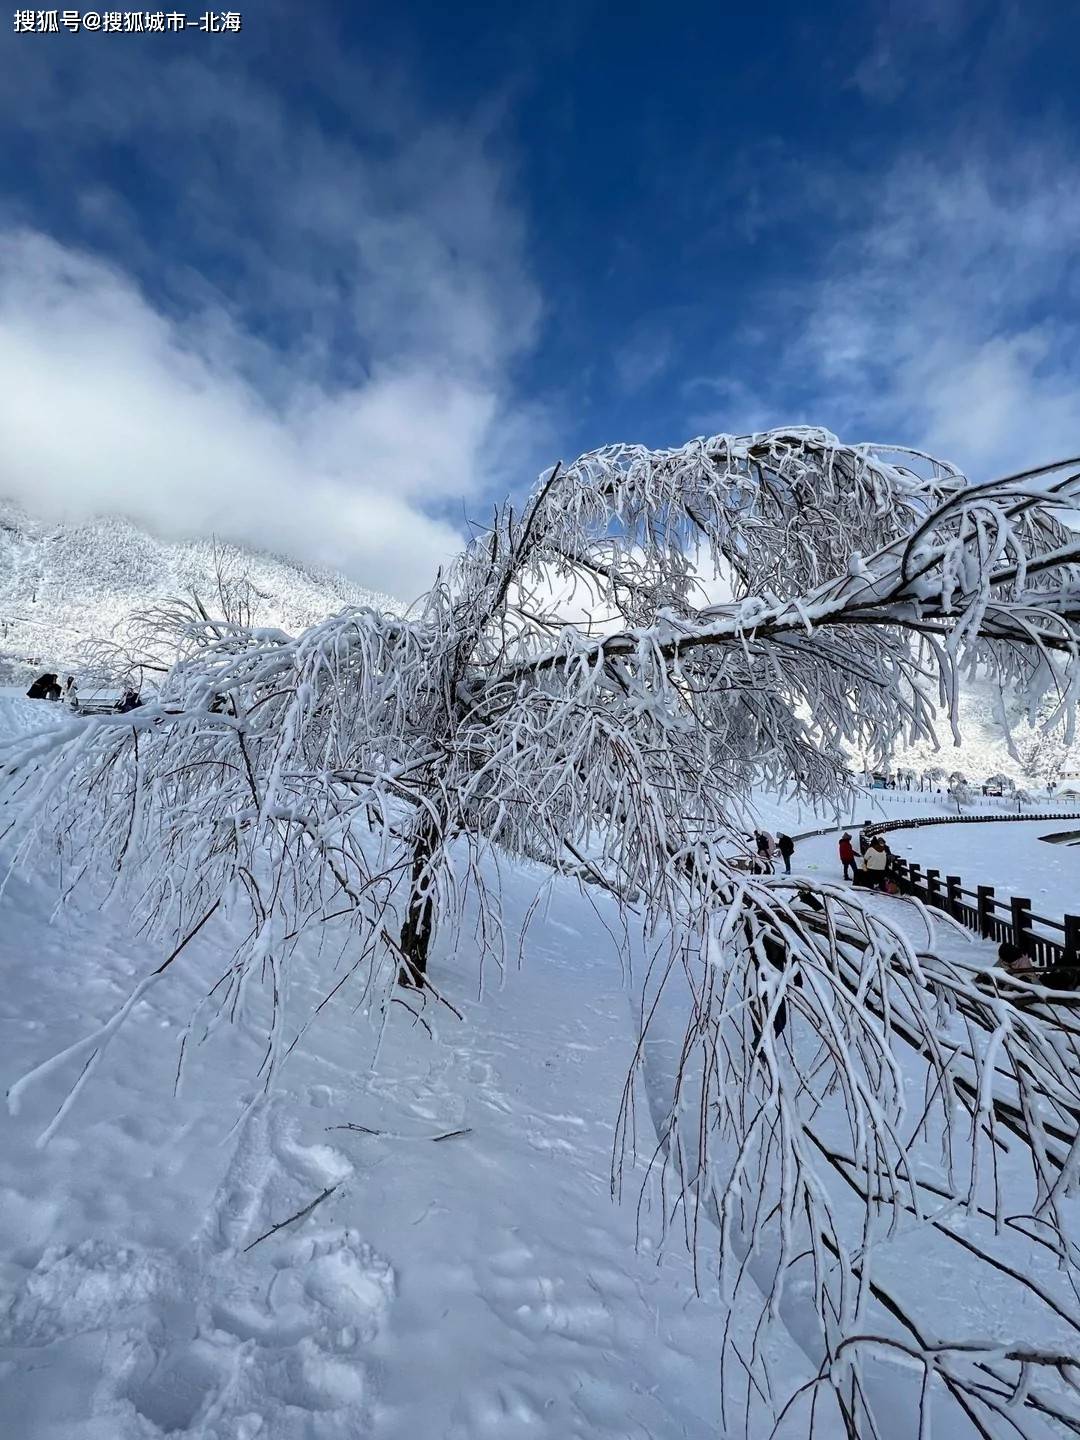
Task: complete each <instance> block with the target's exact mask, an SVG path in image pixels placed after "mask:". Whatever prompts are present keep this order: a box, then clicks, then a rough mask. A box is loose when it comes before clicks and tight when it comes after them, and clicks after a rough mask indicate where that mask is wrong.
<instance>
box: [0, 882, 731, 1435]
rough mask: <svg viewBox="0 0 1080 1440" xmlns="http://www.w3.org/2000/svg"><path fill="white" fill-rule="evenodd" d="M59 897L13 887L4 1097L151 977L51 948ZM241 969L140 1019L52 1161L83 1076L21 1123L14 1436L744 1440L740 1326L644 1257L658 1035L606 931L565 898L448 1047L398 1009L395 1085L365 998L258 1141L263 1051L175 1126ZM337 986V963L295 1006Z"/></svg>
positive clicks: (300, 1058) (117, 944) (312, 1037)
mask: <svg viewBox="0 0 1080 1440" xmlns="http://www.w3.org/2000/svg"><path fill="white" fill-rule="evenodd" d="M520 888H521V890H522V892H523V893H522V894H520V895H518V894H512V895H510V896H509V897H508V899H509V903H510V908H511V909H512V911H513V912H514V916H513V918H515V919H516V918H517V917H518V916H519V914H520V910H521V906H522V904H523V903H524V899H525V896H524V888H525V887H520ZM50 893H51V892H50V891H49V890H48V888H47V886H46V885H45V884H44V883H43V882H41V881H39V880H37V879H34V878H31V879H29V880H27V879H25V878H19V877H16V878H15V879H13V880H12V881H11V882H10V884H9V888H8V890H7V892H6V894H5V896H4V899H3V907H4V911H3V913H4V919H5V924H4V926H3V929H2V930H0V971H2V975H3V981H2V985H0V997H2V1002H0V1025H2V1032H3V1035H2V1038H3V1052H2V1060H0V1065H2V1075H0V1079H2V1081H3V1084H4V1085H5V1087H6V1086H7V1085H9V1084H10V1083H11V1081H12V1080H13V1079H14V1078H15V1077H16V1076H17V1075H19V1074H20V1073H21V1072H23V1071H24V1070H26V1069H27V1068H28V1067H29V1066H31V1065H33V1064H35V1063H37V1062H39V1061H40V1060H42V1059H44V1058H45V1057H46V1056H48V1055H50V1054H52V1053H54V1052H55V1051H56V1050H57V1049H58V1048H60V1047H62V1046H63V1045H65V1044H67V1043H70V1042H71V1041H73V1040H74V1039H76V1038H78V1037H79V1036H80V1035H82V1034H84V1033H86V1031H87V1030H88V1029H89V1028H91V1027H92V1025H93V1023H94V1022H95V1020H99V1019H100V1018H102V1017H103V1016H104V1015H106V1014H108V1013H109V1012H110V1011H111V1010H112V1009H113V1008H114V1007H115V1005H116V1004H117V1002H118V1000H119V998H120V997H121V996H122V995H123V994H124V993H125V992H126V990H127V989H128V988H129V987H130V984H131V982H132V979H133V977H136V976H138V975H140V974H142V973H144V971H145V969H146V968H147V966H148V963H149V960H150V958H151V957H150V956H149V955H148V954H147V953H146V952H145V950H144V949H143V948H142V947H141V946H140V945H139V943H138V942H136V941H134V940H133V939H132V937H131V936H130V935H129V934H128V933H127V932H126V929H125V925H124V921H123V917H122V916H120V915H117V914H113V913H109V912H107V913H105V914H99V913H95V912H92V911H91V912H89V913H84V914H82V915H79V914H77V913H75V912H74V911H73V910H72V909H68V910H65V911H64V912H63V913H62V915H61V917H60V918H59V919H58V920H57V922H56V923H55V924H54V925H52V926H49V925H48V924H47V916H48V903H49V895H50ZM556 915H557V916H558V917H559V918H558V919H556V918H554V917H555V916H556ZM192 948H193V949H194V948H195V947H194V946H193V947H192ZM214 952H215V944H214V941H213V939H212V937H211V938H209V939H207V941H206V943H205V945H203V946H202V950H201V953H200V954H198V955H195V956H193V957H192V963H191V965H190V966H189V968H188V969H187V970H186V971H185V972H184V973H183V974H178V975H177V978H176V980H175V981H171V980H170V984H169V985H168V986H162V987H160V988H159V989H157V990H155V991H154V992H153V995H152V996H151V997H149V998H148V1000H147V1001H145V1002H143V1003H142V1004H140V1005H139V1006H138V1007H137V1009H136V1011H135V1013H134V1014H133V1016H132V1019H131V1024H130V1028H129V1029H128V1030H126V1031H125V1032H123V1033H122V1035H121V1037H120V1039H119V1040H118V1041H117V1043H116V1045H115V1046H114V1049H113V1050H112V1051H111V1052H110V1054H109V1055H108V1057H107V1059H106V1061H105V1062H104V1064H103V1065H102V1067H101V1069H100V1072H99V1074H98V1075H97V1077H96V1078H95V1080H94V1083H93V1084H92V1085H91V1086H90V1087H89V1088H88V1090H87V1091H86V1092H85V1093H84V1094H83V1096H82V1097H81V1098H80V1100H79V1102H78V1104H77V1106H76V1108H75V1110H74V1112H73V1113H72V1115H71V1116H70V1117H69V1120H68V1122H67V1123H66V1125H65V1126H64V1128H63V1129H61V1131H60V1132H59V1134H58V1135H57V1137H56V1138H55V1139H54V1140H53V1141H52V1142H51V1144H50V1145H49V1146H48V1147H47V1148H46V1149H44V1150H38V1149H35V1148H34V1140H35V1138H36V1136H37V1135H38V1134H39V1133H40V1131H41V1130H42V1129H43V1128H44V1125H45V1124H47V1123H48V1121H49V1119H51V1117H52V1114H53V1112H54V1110H55V1108H56V1106H57V1105H58V1104H59V1102H60V1100H61V1098H62V1096H63V1093H64V1090H65V1088H66V1085H67V1084H70V1083H71V1081H72V1080H73V1079H74V1078H75V1074H67V1075H64V1076H56V1077H50V1079H49V1080H47V1081H46V1082H44V1084H43V1086H42V1087H41V1088H40V1089H38V1090H35V1091H32V1092H31V1093H30V1094H29V1095H28V1097H27V1099H26V1102H25V1105H24V1108H23V1111H22V1112H21V1113H20V1114H19V1115H18V1116H17V1117H15V1118H14V1119H9V1118H6V1117H5V1119H4V1120H3V1122H2V1123H3V1125H4V1144H3V1147H2V1151H0V1257H2V1259H3V1265H2V1268H0V1398H2V1403H3V1405H4V1413H5V1416H6V1425H7V1427H8V1428H7V1429H6V1432H5V1433H10V1434H12V1435H18V1436H19V1437H20V1440H158V1437H160V1436H163V1435H173V1436H184V1437H191V1440H194V1437H199V1440H254V1437H258V1440H345V1437H348V1440H366V1437H373V1440H439V1437H445V1440H466V1437H470V1440H471V1437H478V1440H479V1437H483V1436H487V1435H491V1436H498V1437H500V1440H515V1437H518V1436H521V1437H544V1436H547V1437H551V1440H568V1437H577V1436H581V1437H585V1436H594V1437H603V1436H611V1437H620V1440H621V1437H630V1436H634V1437H636V1436H643V1437H651V1440H667V1437H672V1440H674V1437H685V1436H691V1437H695V1440H696V1437H705V1436H709V1437H717V1436H718V1435H719V1434H720V1430H719V1424H718V1419H717V1417H718V1416H719V1414H720V1399H719V1393H718V1391H719V1378H718V1373H717V1361H716V1357H717V1354H718V1349H719V1337H720V1329H721V1325H722V1320H723V1317H722V1313H721V1311H720V1308H719V1306H718V1304H716V1302H715V1301H710V1300H708V1299H703V1300H696V1299H694V1298H693V1289H692V1280H691V1274H690V1266H689V1262H688V1261H687V1259H686V1256H685V1255H684V1254H682V1253H681V1252H680V1250H679V1247H678V1246H677V1245H673V1246H672V1247H671V1249H670V1251H668V1252H665V1254H664V1257H663V1260H662V1262H660V1263H658V1262H657V1259H656V1257H655V1256H653V1255H651V1254H650V1253H649V1251H648V1249H647V1248H644V1247H643V1250H642V1252H641V1253H640V1254H638V1253H636V1252H635V1201H636V1198H637V1186H636V1184H635V1182H634V1181H633V1179H631V1181H630V1183H629V1187H628V1192H627V1198H626V1199H625V1200H624V1203H623V1204H622V1205H621V1206H618V1205H613V1203H612V1201H611V1199H610V1196H609V1179H608V1172H609V1163H610V1149H611V1143H612V1133H613V1131H612V1127H613V1122H614V1119H615V1115H616V1111H617V1106H618V1101H619V1095H620V1091H621V1086H622V1082H623V1079H624V1077H625V1073H626V1069H627V1066H628V1065H629V1062H630V1058H631V1053H632V1031H631V1024H630V1018H629V1007H628V1003H627V997H626V993H625V991H624V990H623V989H622V987H621V982H620V976H619V971H618V967H617V964H616V963H615V961H614V959H613V958H612V949H611V944H610V940H609V939H608V937H607V935H606V934H605V933H604V931H603V929H602V927H601V926H600V925H599V923H598V921H597V919H596V918H595V916H594V915H593V914H592V911H591V909H590V907H589V906H588V904H587V903H586V902H585V901H584V900H582V899H581V898H580V897H579V896H578V895H577V894H576V893H575V892H573V891H571V890H567V892H566V893H565V894H562V895H561V896H560V898H559V902H558V905H557V907H553V912H552V918H550V919H549V920H548V921H547V922H546V923H545V924H544V925H543V926H539V925H538V926H537V928H536V929H535V931H534V941H533V944H532V946H531V956H530V961H529V964H528V966H527V967H526V968H525V969H524V970H523V971H521V972H517V971H515V972H514V973H512V974H511V975H509V976H508V977H507V980H506V983H505V986H504V987H503V988H502V989H501V990H500V989H497V988H495V987H494V986H492V987H490V988H489V990H488V993H486V994H485V996H484V998H483V1000H482V1001H479V1002H478V1001H476V1000H475V999H473V1000H472V1001H471V1002H470V1001H466V1002H464V1003H463V1005H462V1009H463V1015H464V1020H463V1022H460V1023H459V1022H458V1021H456V1020H454V1019H453V1018H452V1017H449V1016H446V1018H445V1019H443V1020H440V1022H439V1026H438V1029H437V1032H436V1038H435V1040H434V1041H432V1040H431V1039H429V1038H428V1036H427V1035H426V1034H425V1033H424V1032H423V1030H422V1029H421V1028H420V1027H418V1026H416V1025H415V1024H414V1023H413V1022H412V1021H411V1019H410V1017H409V1016H408V1015H407V1014H406V1013H405V1012H404V1011H403V1010H401V1009H400V1008H399V1007H395V1008H394V1010H393V1011H392V1016H393V1019H392V1024H391V1033H390V1034H389V1035H388V1037H387V1039H386V1041H385V1043H384V1046H383V1050H382V1054H381V1059H380V1062H379V1065H378V1067H377V1070H376V1071H375V1073H374V1075H371V1076H369V1071H368V1060H369V1055H370V1048H371V1038H370V1031H369V1028H368V1026H367V1024H366V1022H364V1021H363V1020H362V1018H361V1017H359V1016H356V1015H354V1014H352V1013H351V1012H352V1004H351V1003H350V1002H349V999H348V994H347V990H346V991H343V992H342V996H341V998H342V1000H343V1002H344V1003H342V1004H341V1005H339V1006H336V1007H335V1008H334V1009H332V1010H328V1011H327V1012H326V1016H327V1017H328V1018H326V1019H325V1023H320V1024H319V1025H318V1026H317V1027H315V1028H313V1029H312V1030H311V1031H310V1032H309V1033H308V1035H307V1036H306V1037H305V1038H304V1040H303V1041H302V1042H301V1044H300V1045H299V1046H298V1047H297V1049H296V1050H295V1051H294V1053H293V1055H292V1057H291V1058H290V1061H289V1062H288V1065H287V1067H286V1070H285V1072H284V1081H283V1089H282V1091H281V1092H280V1093H277V1094H275V1095H274V1096H273V1097H272V1098H271V1099H269V1100H267V1101H264V1102H262V1103H259V1104H258V1105H256V1106H255V1108H254V1109H253V1110H251V1111H250V1114H249V1115H248V1118H247V1119H246V1120H245V1121H244V1122H243V1123H242V1124H241V1125H240V1126H239V1128H236V1122H237V1119H238V1116H239V1115H240V1114H241V1113H242V1110H243V1107H244V1104H245V1102H246V1101H249V1100H250V1099H251V1098H252V1091H251V1088H250V1087H251V1083H252V1078H253V1076H254V1075H255V1072H256V1069H257V1066H258V1062H259V1058H260V1045H261V1041H260V1037H259V1035H258V1033H257V1031H256V1028H255V1027H254V1026H250V1025H247V1024H241V1025H239V1026H237V1027H234V1029H233V1030H232V1031H230V1032H229V1033H228V1034H226V1035H225V1036H224V1037H222V1036H218V1037H215V1039H213V1040H211V1041H210V1042H209V1043H208V1045H207V1046H205V1047H203V1048H202V1049H201V1050H199V1051H196V1053H195V1056H194V1063H193V1067H192V1070H191V1072H190V1075H189V1076H188V1078H187V1079H186V1081H185V1085H184V1088H183V1090H182V1092H181V1095H180V1097H179V1098H176V1099H174V1098H173V1096H172V1081H173V1075H174V1072H175V1065H176V1040H177V1036H178V1033H179V1029H180V1027H181V1025H182V1023H183V1020H184V1019H185V1018H186V1011H187V1008H188V1006H189V1005H190V1003H191V1001H192V1000H193V999H194V998H195V996H196V995H197V994H198V993H199V989H200V985H201V986H202V987H204V988H205V983H206V978H207V976H208V975H210V974H211V973H213V972H212V968H210V967H212V964H213V961H214V959H215V953H214ZM217 958H218V960H219V963H220V956H218V957H217ZM328 963H329V962H327V966H328ZM441 978H442V980H443V983H444V984H446V986H447V987H448V989H449V990H450V992H451V993H453V994H454V996H455V1000H459V1001H460V997H461V996H462V995H463V994H464V995H468V994H470V993H471V994H473V995H474V996H475V987H476V976H475V965H474V963H473V961H472V958H471V957H470V956H469V955H467V954H463V955H461V956H459V957H458V958H456V959H455V960H453V961H449V960H447V961H444V962H443V964H442V976H441ZM325 983H326V973H325V972H324V970H323V969H321V968H320V966H319V965H318V964H316V962H315V961H314V960H313V961H312V962H311V965H310V967H309V973H305V974H302V975H298V976H297V977H296V978H295V981H294V984H295V986H296V987H297V988H298V989H301V990H307V991H308V992H310V993H315V991H316V989H317V987H319V986H325ZM352 1003H355V1001H353V1002H352ZM444 1014H445V1012H444ZM343 1125H363V1126H366V1127H368V1128H369V1129H373V1130H379V1131H384V1132H387V1133H385V1134H382V1135H367V1134H363V1133H360V1132H356V1131H350V1130H343V1129H337V1128H334V1127H337V1126H343ZM459 1129H468V1131H469V1133H468V1134H464V1135H458V1136H454V1137H452V1138H448V1139H446V1140H443V1141H438V1142H436V1141H433V1140H432V1139H431V1138H430V1137H432V1136H435V1135H440V1134H443V1133H445V1132H446V1131H450V1130H459ZM643 1148H645V1149H646V1150H647V1149H648V1145H647V1143H646V1144H645V1146H644V1147H643ZM335 1186H336V1187H337V1188H336V1189H333V1190H332V1193H331V1194H330V1195H328V1196H327V1197H326V1198H325V1199H324V1200H322V1202H321V1203H319V1204H318V1205H317V1206H316V1207H315V1208H314V1210H313V1211H312V1212H311V1213H310V1215H308V1216H307V1218H305V1219H301V1220H298V1221H296V1222H295V1223H294V1224H292V1225H290V1226H288V1227H287V1228H286V1229H284V1230H282V1231H281V1232H280V1233H278V1234H275V1235H273V1236H271V1237H269V1238H267V1239H265V1240H262V1241H260V1242H259V1243H258V1244H256V1245H255V1246H254V1248H253V1249H250V1250H248V1249H247V1247H249V1246H251V1245H252V1244H253V1242H255V1241H257V1240H258V1238H259V1237H260V1236H261V1235H263V1234H264V1232H266V1231H267V1230H269V1229H270V1228H271V1227H272V1226H273V1225H275V1224H277V1223H278V1222H280V1221H282V1220H284V1219H286V1218H287V1217H289V1216H290V1215H293V1214H294V1213H296V1212H297V1211H299V1210H301V1209H302V1208H303V1207H304V1206H306V1205H308V1204H310V1203H311V1202H312V1201H313V1200H315V1199H316V1198H317V1197H318V1196H319V1195H321V1194H323V1192H325V1191H327V1190H329V1189H332V1187H335Z"/></svg>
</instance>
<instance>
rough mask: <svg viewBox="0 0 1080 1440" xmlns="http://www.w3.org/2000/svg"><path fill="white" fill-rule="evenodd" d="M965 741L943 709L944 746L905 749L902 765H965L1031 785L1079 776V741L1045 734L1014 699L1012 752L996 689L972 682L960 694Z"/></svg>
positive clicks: (982, 775)
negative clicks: (954, 732) (954, 733)
mask: <svg viewBox="0 0 1080 1440" xmlns="http://www.w3.org/2000/svg"><path fill="white" fill-rule="evenodd" d="M959 709H960V713H959V725H960V735H961V744H959V745H955V744H954V743H953V738H952V732H951V729H950V726H949V717H948V715H947V714H944V713H942V714H941V715H940V716H939V719H938V723H937V731H938V741H939V743H940V745H941V749H940V750H937V751H935V750H934V748H933V747H932V746H931V745H929V744H926V743H923V744H920V745H916V746H913V747H912V748H911V749H908V750H901V751H899V752H898V753H897V755H896V757H895V763H896V765H897V766H906V767H909V768H910V769H912V770H915V771H916V772H920V771H923V770H926V769H928V768H930V767H932V766H940V767H941V768H942V769H943V770H945V771H946V772H947V773H948V772H951V771H953V770H960V771H962V772H963V773H964V774H965V775H966V776H967V777H968V779H969V780H971V781H973V782H976V783H981V782H982V781H983V780H985V779H986V777H987V776H988V775H1009V776H1012V778H1013V779H1015V780H1016V781H1017V782H1020V783H1022V784H1024V785H1025V786H1026V787H1027V788H1028V789H1031V788H1032V785H1033V784H1042V783H1045V782H1046V781H1047V780H1051V779H1052V780H1055V781H1060V780H1061V779H1062V778H1068V777H1074V778H1075V777H1078V776H1080V744H1078V745H1072V746H1066V745H1064V744H1063V743H1062V742H1061V740H1060V738H1059V737H1058V736H1047V735H1044V734H1042V733H1041V732H1040V731H1039V730H1038V728H1033V727H1032V726H1031V725H1030V724H1028V722H1027V719H1026V717H1025V716H1024V714H1023V711H1022V709H1021V707H1020V706H1019V705H1017V704H1015V703H1011V704H1010V705H1009V707H1008V714H1009V722H1010V724H1011V725H1012V727H1013V741H1014V744H1015V747H1016V750H1017V755H1016V756H1014V755H1012V754H1010V752H1009V747H1008V746H1007V744H1006V743H1005V737H1004V733H1003V730H1002V725H1001V720H1000V718H999V715H998V713H997V708H996V704H995V697H994V695H993V693H992V691H991V689H990V688H989V687H988V686H986V685H982V684H980V683H979V682H977V681H976V682H974V683H972V682H968V684H967V685H966V686H965V688H964V690H963V691H962V692H961V695H960V707H959ZM1018 757H1019V758H1018Z"/></svg>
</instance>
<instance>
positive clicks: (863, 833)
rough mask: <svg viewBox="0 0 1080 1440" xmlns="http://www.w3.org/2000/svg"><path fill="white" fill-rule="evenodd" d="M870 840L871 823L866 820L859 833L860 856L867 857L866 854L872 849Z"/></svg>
mask: <svg viewBox="0 0 1080 1440" xmlns="http://www.w3.org/2000/svg"><path fill="white" fill-rule="evenodd" d="M870 840H871V835H870V821H869V820H864V821H863V824H862V829H861V830H860V831H859V854H860V855H865V854H866V852H867V850H869V849H870Z"/></svg>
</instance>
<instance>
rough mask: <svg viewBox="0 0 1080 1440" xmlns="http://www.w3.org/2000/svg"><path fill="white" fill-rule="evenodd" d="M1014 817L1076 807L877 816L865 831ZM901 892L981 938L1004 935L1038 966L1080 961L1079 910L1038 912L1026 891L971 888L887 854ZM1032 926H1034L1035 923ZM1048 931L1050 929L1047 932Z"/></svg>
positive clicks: (1002, 937) (1000, 938)
mask: <svg viewBox="0 0 1080 1440" xmlns="http://www.w3.org/2000/svg"><path fill="white" fill-rule="evenodd" d="M1017 820H1023V821H1025V822H1027V821H1031V820H1080V813H1075V812H1074V813H1071V814H1062V813H1061V812H1060V811H1059V812H1057V813H1056V814H1043V815H1023V816H1020V815H1001V816H995V817H994V819H992V820H990V819H987V818H986V817H984V816H979V817H977V818H976V817H975V816H972V815H951V816H947V817H942V818H941V819H938V818H937V817H936V816H935V817H933V818H928V819H919V820H883V821H881V822H880V823H879V824H876V825H870V826H868V827H867V829H868V830H869V833H870V834H871V835H881V834H884V833H885V832H886V831H889V830H917V829H919V828H921V827H922V826H923V825H1008V824H1010V823H1012V822H1015V821H1017ZM890 873H891V874H892V875H893V877H894V879H895V880H896V883H897V884H898V885H899V887H900V889H901V890H902V891H903V892H904V894H905V895H916V896H918V898H919V899H920V900H922V901H923V903H924V904H925V905H928V906H929V907H930V908H931V909H934V910H942V911H944V912H945V914H947V915H951V916H952V917H953V918H954V919H955V920H958V921H959V922H960V924H961V925H965V926H967V928H968V929H969V930H974V931H975V933H976V934H977V935H981V936H982V937H983V939H984V940H993V941H995V942H997V943H998V944H1000V943H1001V942H1002V941H1003V940H1008V941H1010V942H1011V943H1012V944H1014V945H1018V946H1020V947H1021V948H1022V949H1024V950H1025V951H1027V953H1028V954H1029V955H1030V956H1031V958H1032V959H1033V960H1034V962H1035V964H1036V965H1037V966H1038V967H1039V968H1040V969H1048V968H1049V967H1051V966H1057V965H1069V966H1076V965H1080V916H1078V915H1066V916H1065V917H1064V919H1063V920H1054V919H1051V918H1050V917H1049V916H1047V915H1038V914H1036V913H1035V912H1034V911H1033V910H1032V908H1031V901H1030V900H1029V899H1027V898H1026V897H1021V896H1017V895H1013V896H1010V897H1009V899H1007V900H999V899H998V898H997V896H996V895H995V894H994V887H993V885H977V886H976V887H975V889H974V890H972V889H970V888H968V887H967V886H965V885H964V883H963V881H962V880H961V878H960V876H959V875H945V876H943V875H942V874H941V871H940V870H934V869H930V868H928V869H926V870H924V869H923V867H922V866H921V865H917V864H915V863H914V861H911V860H904V859H902V858H901V857H900V856H898V855H894V856H893V862H892V868H891V872H890ZM1037 927H1038V928H1037ZM1047 932H1051V933H1047Z"/></svg>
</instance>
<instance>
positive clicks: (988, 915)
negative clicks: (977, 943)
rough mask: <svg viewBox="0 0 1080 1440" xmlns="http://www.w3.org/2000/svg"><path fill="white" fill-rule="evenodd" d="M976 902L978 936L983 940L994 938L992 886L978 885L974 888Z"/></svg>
mask: <svg viewBox="0 0 1080 1440" xmlns="http://www.w3.org/2000/svg"><path fill="white" fill-rule="evenodd" d="M976 891H977V894H978V897H979V898H978V900H977V901H976V904H977V906H978V910H979V934H980V935H981V936H982V937H983V939H984V940H992V939H993V938H994V887H993V886H992V885H979V886H977V887H976Z"/></svg>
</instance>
